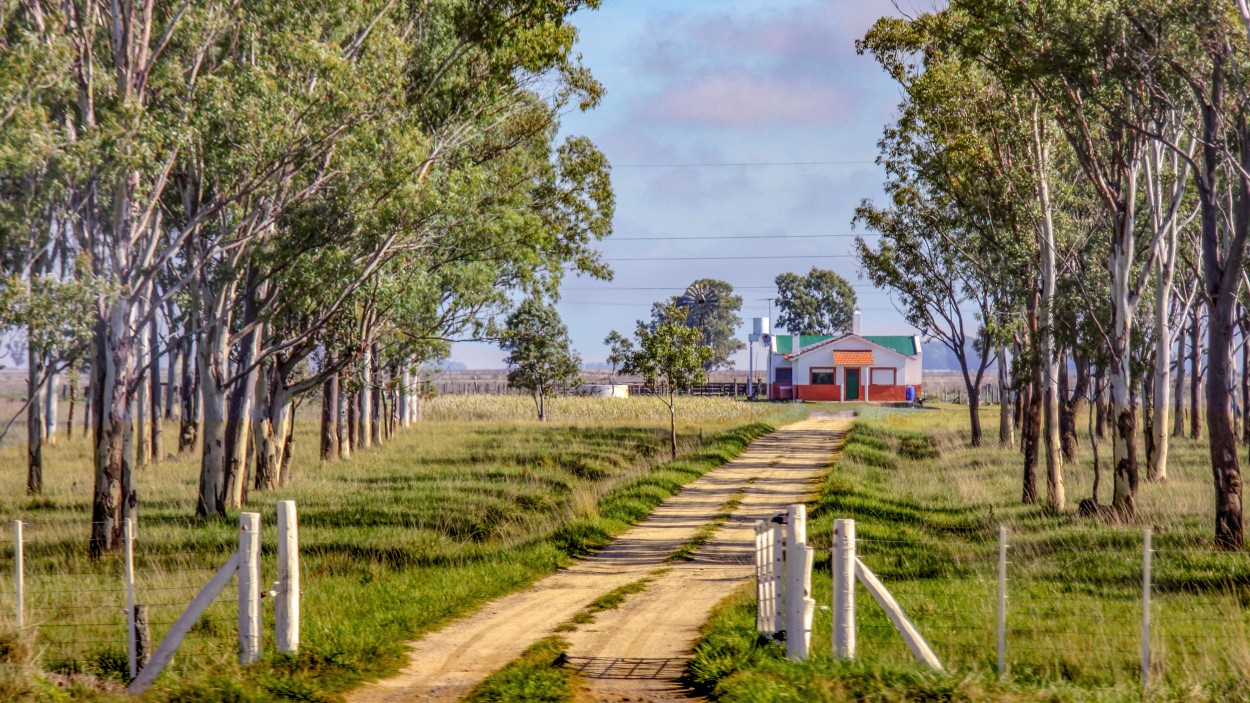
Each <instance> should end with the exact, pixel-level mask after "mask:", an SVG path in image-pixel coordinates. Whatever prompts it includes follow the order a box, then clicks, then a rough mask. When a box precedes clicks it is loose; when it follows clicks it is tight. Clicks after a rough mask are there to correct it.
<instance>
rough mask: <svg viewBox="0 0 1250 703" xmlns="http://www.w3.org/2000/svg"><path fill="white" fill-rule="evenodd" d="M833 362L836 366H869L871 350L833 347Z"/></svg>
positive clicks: (870, 363) (871, 361)
mask: <svg viewBox="0 0 1250 703" xmlns="http://www.w3.org/2000/svg"><path fill="white" fill-rule="evenodd" d="M833 363H834V364H836V365H838V366H871V365H872V363H873V360H872V352H871V351H869V350H863V351H859V350H849V349H834V350H833Z"/></svg>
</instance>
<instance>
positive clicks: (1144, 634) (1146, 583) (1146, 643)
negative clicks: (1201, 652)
mask: <svg viewBox="0 0 1250 703" xmlns="http://www.w3.org/2000/svg"><path fill="white" fill-rule="evenodd" d="M1150 536H1151V535H1150V530H1149V529H1146V531H1145V532H1144V533H1143V534H1142V554H1141V687H1142V691H1145V690H1146V688H1147V687H1148V686H1149V685H1150V568H1151V564H1150V556H1151V554H1152V552H1151V549H1150Z"/></svg>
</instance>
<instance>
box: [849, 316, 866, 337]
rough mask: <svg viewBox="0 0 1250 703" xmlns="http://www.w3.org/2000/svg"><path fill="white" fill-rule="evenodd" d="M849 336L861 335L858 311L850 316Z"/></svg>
mask: <svg viewBox="0 0 1250 703" xmlns="http://www.w3.org/2000/svg"><path fill="white" fill-rule="evenodd" d="M851 334H854V335H862V334H863V329H862V328H861V326H860V314H859V311H858V310H856V311H855V313H854V314H853V315H851Z"/></svg>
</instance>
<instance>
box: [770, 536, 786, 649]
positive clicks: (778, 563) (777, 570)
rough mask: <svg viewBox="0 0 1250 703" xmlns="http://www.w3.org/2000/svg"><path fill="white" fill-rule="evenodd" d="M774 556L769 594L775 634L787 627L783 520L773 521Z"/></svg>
mask: <svg viewBox="0 0 1250 703" xmlns="http://www.w3.org/2000/svg"><path fill="white" fill-rule="evenodd" d="M784 517H785V513H778V514H777V518H778V520H781V519H784ZM769 556H771V557H772V561H773V569H772V577H773V584H772V588H771V589H770V593H769V596H771V598H772V604H771V605H770V606H769V607H768V611H769V613H771V614H772V616H773V634H777V633H778V632H781V631H782V630H784V629H786V582H785V578H786V527H785V525H783V524H782V523H781V522H774V523H773V546H772V550H771V551H770V553H769Z"/></svg>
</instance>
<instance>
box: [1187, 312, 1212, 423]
mask: <svg viewBox="0 0 1250 703" xmlns="http://www.w3.org/2000/svg"><path fill="white" fill-rule="evenodd" d="M1199 321H1200V320H1199V317H1198V305H1197V304H1194V311H1193V319H1191V320H1190V327H1189V438H1190V439H1198V438H1199V437H1201V436H1202V410H1201V409H1200V405H1199V402H1198V397H1199V396H1200V395H1201V393H1200V387H1201V386H1202V341H1201V340H1202V336H1201V334H1200V330H1201V329H1202V326H1201V325H1200V324H1199ZM1208 353H1209V352H1208ZM1210 382H1211V379H1210V378H1208V379H1207V383H1210Z"/></svg>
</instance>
